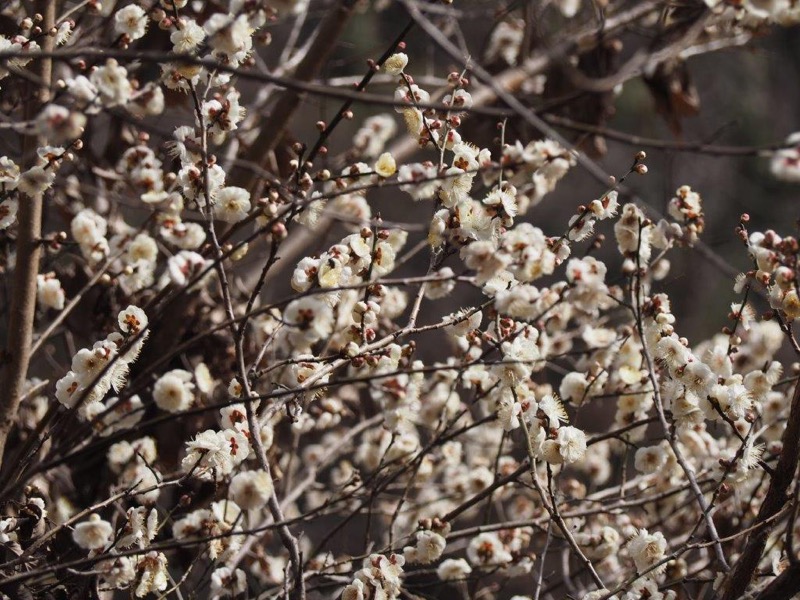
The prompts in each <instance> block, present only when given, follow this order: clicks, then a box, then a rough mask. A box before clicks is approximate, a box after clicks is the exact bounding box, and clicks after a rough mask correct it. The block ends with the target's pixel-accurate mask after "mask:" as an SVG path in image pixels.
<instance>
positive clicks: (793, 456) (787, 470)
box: [722, 382, 800, 600]
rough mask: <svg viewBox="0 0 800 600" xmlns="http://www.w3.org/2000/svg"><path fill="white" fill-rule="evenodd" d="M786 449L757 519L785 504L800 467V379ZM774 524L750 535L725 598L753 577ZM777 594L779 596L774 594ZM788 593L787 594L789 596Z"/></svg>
mask: <svg viewBox="0 0 800 600" xmlns="http://www.w3.org/2000/svg"><path fill="white" fill-rule="evenodd" d="M781 442H782V443H783V449H782V450H781V454H780V456H779V457H778V464H777V465H776V466H775V473H774V475H773V476H772V479H770V482H769V488H768V489H767V495H766V496H765V497H764V501H763V502H762V503H761V508H760V509H759V511H758V516H757V517H756V520H755V522H756V523H761V522H763V521H767V520H769V519H770V517H772V516H774V515H775V514H776V513H778V512H779V511H780V510H781V509H782V508H783V507H784V505H785V504H786V493H787V492H788V490H789V486H790V485H791V484H792V480H793V479H794V473H795V470H796V469H797V460H798V458H799V457H800V382H798V383H797V385H796V386H795V388H794V396H793V397H792V405H791V408H790V409H789V417H788V418H787V420H786V429H784V431H783V437H782V438H781ZM770 530H771V527H762V528H760V529H757V530H756V531H755V532H753V533H752V534H751V535H750V537H748V538H747V543H746V544H745V547H744V550H742V554H741V556H740V557H739V560H738V561H736V564H735V565H734V567H733V571H732V572H731V574H730V577H728V579H727V581H726V582H725V587H724V589H723V594H722V600H735V599H736V598H739V597H740V596H741V594H742V592H744V590H745V589H746V588H747V586H748V585H749V583H750V581H751V580H752V579H753V574H754V573H755V571H756V569H757V568H758V563H759V562H760V561H761V555H762V554H763V553H764V547H765V546H766V544H767V537H768V536H769V532H770ZM775 597H778V596H775ZM787 597H788V596H787Z"/></svg>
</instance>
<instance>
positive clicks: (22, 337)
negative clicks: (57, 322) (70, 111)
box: [0, 0, 56, 466]
mask: <svg viewBox="0 0 800 600" xmlns="http://www.w3.org/2000/svg"><path fill="white" fill-rule="evenodd" d="M35 12H37V13H40V14H41V15H42V16H43V17H44V20H43V21H42V24H41V27H42V30H43V31H49V30H50V29H51V28H52V27H53V25H54V23H55V16H56V2H55V1H53V0H37V2H36V3H35ZM54 41H55V40H54V38H53V37H52V36H49V35H45V36H44V37H43V38H42V40H41V46H42V50H43V51H45V52H52V50H53V45H54ZM52 67H53V61H52V59H50V58H43V59H41V60H38V61H37V62H36V64H35V66H34V69H35V71H34V74H35V75H36V77H37V79H39V80H40V82H41V84H40V85H39V86H38V87H37V89H36V90H34V91H33V93H32V96H33V98H32V100H31V102H29V103H28V105H27V110H26V113H27V114H26V118H27V119H31V118H33V117H34V116H35V115H36V114H37V113H38V112H39V110H40V109H41V107H42V106H43V105H44V104H46V103H47V101H48V100H49V99H50V81H51V79H52ZM46 143H47V141H46V140H43V139H41V138H39V137H37V136H36V135H35V134H34V135H30V136H27V137H25V139H24V141H23V146H22V148H23V157H24V158H25V159H26V160H29V161H35V160H36V148H37V147H39V146H44V145H46ZM17 219H18V223H19V226H18V230H17V247H16V250H17V260H16V268H15V269H14V282H13V286H14V287H13V290H12V293H11V310H10V311H9V315H8V342H7V344H6V347H5V351H6V362H5V363H4V364H3V365H2V370H1V371H0V466H2V457H3V450H4V449H5V445H6V440H7V439H8V434H9V433H10V431H11V428H12V426H13V425H14V420H15V418H16V415H17V410H18V408H19V403H20V400H21V399H22V388H23V386H24V385H25V377H26V375H27V373H28V364H29V363H30V356H31V340H32V337H33V318H34V316H35V314H36V276H37V275H38V274H39V258H40V256H41V250H42V245H41V244H40V238H41V234H42V194H36V195H34V196H32V197H22V198H20V203H19V213H18V215H17Z"/></svg>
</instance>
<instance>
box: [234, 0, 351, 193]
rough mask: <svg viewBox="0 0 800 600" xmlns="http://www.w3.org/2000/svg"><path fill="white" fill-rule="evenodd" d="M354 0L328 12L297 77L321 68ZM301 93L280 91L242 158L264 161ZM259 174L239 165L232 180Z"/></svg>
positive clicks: (301, 78)
mask: <svg viewBox="0 0 800 600" xmlns="http://www.w3.org/2000/svg"><path fill="white" fill-rule="evenodd" d="M354 5H355V0H340V2H337V3H336V5H335V6H334V7H333V8H332V9H331V10H330V11H329V12H328V14H327V15H325V19H324V20H323V21H322V23H320V25H319V28H318V29H317V33H316V37H315V39H314V42H313V43H312V44H311V48H309V50H308V53H307V54H306V56H305V57H304V58H303V60H302V61H301V62H300V64H299V65H297V70H296V71H295V72H294V79H295V80H298V81H311V80H312V79H313V78H314V77H316V76H317V74H318V73H319V72H320V70H321V69H322V67H323V65H324V64H325V62H326V61H327V60H328V57H329V56H330V55H331V52H333V49H334V48H335V47H336V41H337V40H338V39H339V36H340V35H341V34H342V31H344V28H345V26H346V25H347V22H348V21H349V20H350V17H351V16H352V14H353V6H354ZM300 100H301V94H300V92H299V91H297V90H292V89H286V90H284V91H283V93H282V94H281V96H280V98H278V101H277V102H276V104H275V106H274V107H273V108H272V111H271V112H270V114H269V117H267V120H266V121H265V123H264V124H263V125H262V127H261V130H260V132H259V134H258V137H257V138H256V139H255V141H254V142H253V143H252V144H251V145H250V147H249V148H248V149H247V152H246V153H245V155H244V156H243V157H242V158H243V160H244V161H247V162H253V163H258V164H260V163H262V162H263V158H264V155H265V154H268V153H269V152H271V151H272V150H274V149H275V147H276V146H277V145H278V142H280V140H281V138H282V137H283V134H284V131H285V130H286V127H287V125H288V124H289V121H290V120H291V119H292V117H293V116H294V113H295V112H296V111H297V109H298V108H299V107H300ZM255 179H256V177H255V175H254V173H253V172H252V171H249V170H244V169H241V168H236V169H234V170H233V171H232V172H231V176H230V180H231V181H233V182H237V185H242V184H243V187H246V188H249V187H251V186H252V184H253V183H254V181H255Z"/></svg>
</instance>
